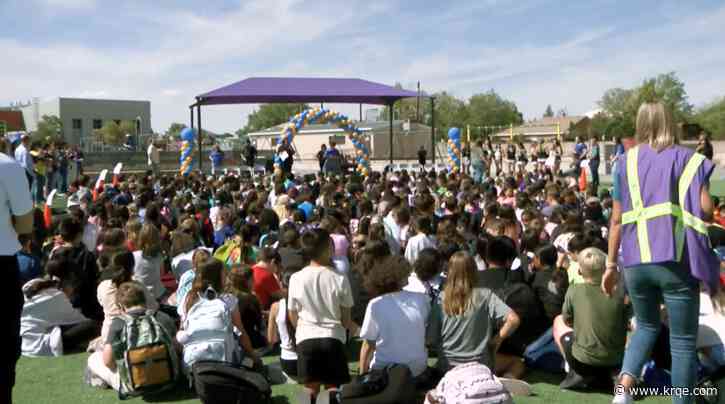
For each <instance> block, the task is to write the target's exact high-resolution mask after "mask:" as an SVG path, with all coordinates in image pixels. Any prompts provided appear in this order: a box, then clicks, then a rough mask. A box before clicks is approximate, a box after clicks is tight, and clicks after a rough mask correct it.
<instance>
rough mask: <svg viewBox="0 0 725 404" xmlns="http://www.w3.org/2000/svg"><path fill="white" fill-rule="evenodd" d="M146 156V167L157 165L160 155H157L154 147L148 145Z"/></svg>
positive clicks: (156, 149)
mask: <svg viewBox="0 0 725 404" xmlns="http://www.w3.org/2000/svg"><path fill="white" fill-rule="evenodd" d="M146 155H147V156H148V160H149V161H148V165H152V164H159V162H160V160H161V155H160V154H159V149H158V148H157V147H156V146H154V145H153V144H150V145H149V148H148V150H146Z"/></svg>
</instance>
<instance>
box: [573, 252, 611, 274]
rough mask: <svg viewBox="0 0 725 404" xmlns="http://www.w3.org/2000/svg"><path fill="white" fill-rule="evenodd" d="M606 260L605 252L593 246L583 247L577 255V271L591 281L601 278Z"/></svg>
mask: <svg viewBox="0 0 725 404" xmlns="http://www.w3.org/2000/svg"><path fill="white" fill-rule="evenodd" d="M606 262H607V254H605V253H604V251H602V250H600V249H598V248H595V247H589V248H585V249H583V250H582V251H581V252H580V253H579V256H578V257H577V263H578V264H579V272H581V275H582V277H584V279H587V280H591V281H598V280H599V279H601V277H602V272H603V271H604V267H605V264H606Z"/></svg>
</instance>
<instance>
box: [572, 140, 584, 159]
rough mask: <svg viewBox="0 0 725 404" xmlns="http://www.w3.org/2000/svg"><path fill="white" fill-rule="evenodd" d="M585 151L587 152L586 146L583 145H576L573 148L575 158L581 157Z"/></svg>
mask: <svg viewBox="0 0 725 404" xmlns="http://www.w3.org/2000/svg"><path fill="white" fill-rule="evenodd" d="M586 150H587V145H585V144H584V143H577V144H576V145H575V146H574V153H576V155H577V157H581V156H582V155H584V153H585V152H586Z"/></svg>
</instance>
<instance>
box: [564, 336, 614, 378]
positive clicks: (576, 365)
mask: <svg viewBox="0 0 725 404" xmlns="http://www.w3.org/2000/svg"><path fill="white" fill-rule="evenodd" d="M573 345H574V332H573V331H570V332H568V333H566V334H564V335H562V336H561V346H562V348H564V359H566V363H568V364H569V369H571V370H573V371H575V372H576V373H578V374H579V375H580V376H584V377H591V376H602V375H609V373H611V372H612V371H613V370H615V369H616V368H617V366H593V365H588V364H586V363H582V362H580V361H579V360H578V359H577V358H575V357H574V354H572V351H571V348H572V346H573Z"/></svg>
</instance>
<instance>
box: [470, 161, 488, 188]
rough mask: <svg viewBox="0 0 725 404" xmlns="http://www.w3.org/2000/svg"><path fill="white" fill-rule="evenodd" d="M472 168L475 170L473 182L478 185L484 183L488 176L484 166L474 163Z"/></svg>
mask: <svg viewBox="0 0 725 404" xmlns="http://www.w3.org/2000/svg"><path fill="white" fill-rule="evenodd" d="M472 168H473V182H475V183H476V184H480V183H482V182H483V180H484V177H485V176H486V172H485V168H484V166H483V164H481V163H478V164H476V163H473V165H472Z"/></svg>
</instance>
